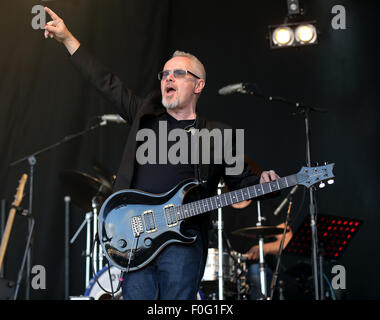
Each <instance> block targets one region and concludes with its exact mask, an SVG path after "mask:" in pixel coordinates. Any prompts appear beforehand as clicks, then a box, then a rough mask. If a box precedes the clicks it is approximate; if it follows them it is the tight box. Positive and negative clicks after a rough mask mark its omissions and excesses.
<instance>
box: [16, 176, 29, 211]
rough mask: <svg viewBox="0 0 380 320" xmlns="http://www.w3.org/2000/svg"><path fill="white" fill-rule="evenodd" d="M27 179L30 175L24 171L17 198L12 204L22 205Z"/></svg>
mask: <svg viewBox="0 0 380 320" xmlns="http://www.w3.org/2000/svg"><path fill="white" fill-rule="evenodd" d="M27 179H28V175H27V174H25V173H24V174H23V175H22V176H21V179H20V181H19V183H18V187H17V192H16V194H15V199H14V201H13V203H12V206H14V207H18V206H19V205H20V203H21V200H22V198H23V195H24V189H25V184H26V180H27Z"/></svg>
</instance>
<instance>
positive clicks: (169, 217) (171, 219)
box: [164, 204, 178, 227]
mask: <svg viewBox="0 0 380 320" xmlns="http://www.w3.org/2000/svg"><path fill="white" fill-rule="evenodd" d="M164 212H165V213H164V214H165V220H166V224H167V225H168V227H173V226H176V225H177V224H178V220H177V216H176V213H175V210H174V205H173V204H168V205H166V206H165V207H164Z"/></svg>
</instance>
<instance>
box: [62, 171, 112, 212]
mask: <svg viewBox="0 0 380 320" xmlns="http://www.w3.org/2000/svg"><path fill="white" fill-rule="evenodd" d="M59 178H60V181H61V183H62V185H63V187H64V189H65V191H66V193H67V194H68V195H69V196H70V197H71V199H72V201H73V203H74V204H76V205H77V206H79V207H80V208H82V209H83V210H86V212H89V211H91V210H92V205H91V204H92V199H93V198H94V197H95V196H98V197H103V198H107V197H108V196H109V195H110V194H111V193H112V189H111V188H110V187H108V186H107V185H106V184H104V183H103V182H102V181H101V180H99V179H97V178H94V177H92V176H90V175H88V174H86V173H83V172H80V171H76V170H64V171H61V173H60V174H59Z"/></svg>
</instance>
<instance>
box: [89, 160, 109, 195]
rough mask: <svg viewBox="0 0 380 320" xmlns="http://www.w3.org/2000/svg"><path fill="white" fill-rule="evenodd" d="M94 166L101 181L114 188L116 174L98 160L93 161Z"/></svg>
mask: <svg viewBox="0 0 380 320" xmlns="http://www.w3.org/2000/svg"><path fill="white" fill-rule="evenodd" d="M92 168H93V169H94V170H95V172H96V175H97V177H98V178H99V179H100V180H101V182H103V183H104V184H105V185H106V186H107V187H108V188H110V189H112V185H113V182H114V180H115V178H114V176H113V175H112V174H111V173H110V172H109V171H108V170H107V169H106V168H105V167H104V166H103V165H101V164H100V162H99V161H97V160H94V161H93V165H92Z"/></svg>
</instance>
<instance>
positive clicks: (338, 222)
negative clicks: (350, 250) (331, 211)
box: [285, 214, 363, 261]
mask: <svg viewBox="0 0 380 320" xmlns="http://www.w3.org/2000/svg"><path fill="white" fill-rule="evenodd" d="M316 222H317V228H318V239H319V245H321V248H323V250H320V252H319V254H321V255H322V257H323V258H324V259H326V260H329V261H331V260H337V259H339V258H340V257H341V256H342V255H343V253H344V251H345V250H346V249H347V247H348V245H349V244H350V242H351V241H352V238H353V237H354V235H355V234H357V232H358V230H359V229H360V227H361V225H362V224H363V220H359V219H352V218H348V217H339V216H333V215H327V214H318V217H317V221H316ZM310 248H311V234H310V216H306V217H305V219H304V221H303V222H302V224H301V226H300V227H299V228H298V229H297V231H296V233H295V234H294V236H293V238H292V239H291V240H290V242H289V243H288V245H287V247H286V249H285V253H286V254H289V255H297V256H303V257H309V256H310V254H311V249H310Z"/></svg>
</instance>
